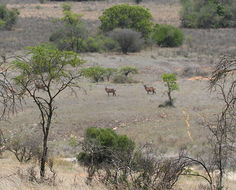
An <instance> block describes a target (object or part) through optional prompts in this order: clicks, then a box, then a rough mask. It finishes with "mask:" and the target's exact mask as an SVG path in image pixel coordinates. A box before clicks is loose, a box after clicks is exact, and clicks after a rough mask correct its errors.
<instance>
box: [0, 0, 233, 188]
mask: <svg viewBox="0 0 236 190" xmlns="http://www.w3.org/2000/svg"><path fill="white" fill-rule="evenodd" d="M1 2H2V1H1ZM5 2H7V3H9V4H8V6H9V7H15V8H18V9H19V11H20V13H21V14H20V18H19V20H18V23H17V25H16V26H15V27H14V29H13V31H1V32H0V52H7V55H8V56H10V55H12V54H20V53H21V50H23V48H24V47H25V46H33V45H37V44H39V43H41V42H46V41H48V38H49V36H50V34H51V32H52V31H55V29H56V28H57V27H58V25H57V24H55V23H53V22H52V21H53V19H54V18H60V17H61V16H62V9H61V3H56V2H48V3H45V4H39V3H38V2H37V1H36V0H24V1H19V0H8V1H5ZM144 2H145V3H142V5H143V6H145V7H147V8H149V9H150V10H151V12H152V14H153V17H154V20H155V21H156V22H158V23H168V24H174V25H176V26H179V25H180V19H179V15H178V13H179V10H180V5H179V4H178V3H177V1H176V0H173V1H171V0H169V1H164V0H158V1H148V2H146V1H144ZM119 3H121V1H119ZM71 4H72V5H73V11H75V12H76V13H80V14H82V15H83V19H85V20H86V22H87V23H88V25H89V26H90V28H91V30H93V29H94V28H95V27H96V26H98V24H99V22H98V17H99V16H100V15H101V13H102V11H103V10H104V9H105V8H107V7H111V6H112V5H114V4H117V3H116V2H115V1H104V2H77V3H75V2H73V3H71ZM184 32H185V34H186V36H187V37H186V40H185V43H184V45H183V46H182V47H179V48H158V47H153V48H148V49H146V50H144V51H142V52H140V53H133V54H129V55H120V54H118V53H109V54H107V53H106V54H97V53H91V54H83V55H82V57H83V58H84V59H85V60H86V62H87V64H86V65H101V66H106V67H113V68H119V67H122V66H127V65H130V66H135V67H137V68H138V70H139V74H138V75H136V76H134V79H135V80H137V81H138V83H134V84H111V83H98V84H94V83H89V81H87V80H85V79H84V80H83V81H82V82H81V87H82V88H83V89H84V90H78V91H77V96H75V95H71V94H69V93H68V92H65V93H64V94H63V95H61V96H60V97H59V101H58V108H59V109H58V110H57V117H56V119H55V120H54V121H53V122H54V125H53V130H52V133H51V134H50V145H51V147H50V148H51V150H50V151H51V153H50V154H51V155H53V156H55V155H56V156H62V157H67V156H74V155H73V153H72V152H71V149H70V147H69V145H68V139H69V138H70V135H76V136H77V137H78V140H80V139H81V138H82V137H83V131H84V129H85V128H87V127H91V126H97V127H110V128H113V129H114V130H117V131H118V132H119V133H122V134H127V135H128V136H129V137H131V138H132V139H134V140H135V141H136V142H137V143H140V144H142V143H143V142H148V143H151V144H153V145H155V147H157V148H158V150H159V151H160V152H161V153H165V154H167V155H173V154H175V151H176V150H178V149H180V148H181V147H192V148H193V149H194V150H195V151H196V152H198V151H199V150H198V147H199V144H201V143H202V142H203V141H204V140H203V139H205V137H206V136H207V134H206V132H205V129H204V128H203V127H202V124H201V122H202V119H203V118H204V117H212V116H213V114H214V113H217V111H218V110H219V108H220V105H219V104H218V102H219V100H218V98H217V97H218V96H217V94H215V93H212V94H210V92H209V90H208V85H209V84H208V80H202V79H206V78H203V77H206V76H207V75H208V74H209V73H210V71H211V69H212V64H213V63H215V62H216V61H217V60H218V59H219V56H220V55H223V54H235V52H236V29H218V30H214V29H211V30H196V29H184ZM163 72H174V73H176V74H177V76H178V82H179V85H180V90H179V91H177V92H175V93H174V97H175V98H176V108H171V109H166V108H158V105H159V104H161V103H163V102H164V101H165V100H166V97H165V96H164V94H163V93H164V92H165V87H164V86H163V83H162V82H161V74H162V73H163ZM196 76H200V77H196ZM192 77H196V78H192ZM189 79H190V80H189ZM198 79H199V80H198ZM143 84H147V85H148V86H153V87H155V88H156V94H155V95H147V94H146V92H145V89H144V88H143ZM106 86H108V87H111V88H115V89H116V90H117V91H116V94H117V96H116V97H113V96H110V97H108V96H107V95H106V93H105V90H104V88H105V87H106ZM25 101H26V102H27V107H26V108H25V109H24V110H23V111H21V112H19V113H18V114H17V115H14V116H13V117H12V118H11V120H10V121H2V122H1V127H2V128H3V129H5V130H7V131H11V130H12V129H13V128H14V127H18V126H24V127H29V126H30V125H31V124H32V125H35V124H37V120H38V113H37V111H35V108H34V106H33V104H32V102H30V101H29V100H28V99H26V100H25ZM29 116H30V117H29ZM4 156H5V157H4V158H3V159H0V181H1V183H0V190H14V189H25V190H26V189H34V190H36V189H45V190H47V189H58V190H62V189H65V190H69V189H85V190H86V189H88V190H90V189H96V190H100V189H101V190H102V189H105V188H104V187H102V186H101V185H99V184H97V182H95V183H94V184H93V186H91V187H90V186H87V185H86V184H85V182H84V181H85V172H84V171H83V169H82V168H81V167H79V166H76V165H73V164H70V163H67V162H60V161H56V163H57V164H56V167H55V168H56V171H57V174H58V182H57V184H58V185H57V186H55V187H51V186H42V185H38V184H33V185H32V184H28V183H27V182H25V181H24V180H22V179H21V178H20V177H19V175H18V174H17V172H16V171H18V170H25V169H26V168H27V167H29V165H19V164H18V163H17V162H16V161H15V160H12V157H11V156H9V155H4ZM5 176H7V177H5ZM232 178H233V177H231V178H230V180H229V181H228V182H227V184H228V186H229V189H235V187H236V184H235V179H232ZM195 182H196V179H195V178H183V180H181V182H180V184H179V187H178V188H180V189H183V190H185V189H186V190H187V189H191V190H194V188H196V187H197V185H196V183H195Z"/></svg>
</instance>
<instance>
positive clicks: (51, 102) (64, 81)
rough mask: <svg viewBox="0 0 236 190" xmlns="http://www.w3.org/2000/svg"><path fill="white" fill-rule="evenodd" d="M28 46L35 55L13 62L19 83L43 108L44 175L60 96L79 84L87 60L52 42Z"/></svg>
mask: <svg viewBox="0 0 236 190" xmlns="http://www.w3.org/2000/svg"><path fill="white" fill-rule="evenodd" d="M28 50H29V52H28V56H30V57H31V58H26V57H18V58H17V60H16V61H14V62H13V65H14V66H15V68H16V69H17V71H18V73H19V74H18V75H17V76H16V77H15V81H16V83H17V84H18V85H19V86H20V87H21V88H22V89H24V90H25V91H26V92H27V93H28V94H29V96H30V98H31V99H32V100H33V101H34V103H35V104H36V106H37V108H38V111H39V112H40V119H41V120H40V127H41V129H42V132H43V139H42V155H41V158H40V159H41V160H40V176H41V178H42V179H43V178H44V177H45V164H46V161H47V154H48V136H49V132H50V129H51V125H52V119H53V116H54V113H55V110H56V105H55V103H56V99H57V97H58V95H59V94H61V92H63V91H65V90H66V89H71V90H73V87H76V86H78V85H77V83H76V81H77V79H78V78H79V77H80V74H79V72H78V68H79V66H80V65H81V64H82V63H83V60H81V59H80V57H79V55H78V54H77V53H75V52H71V51H60V50H58V49H55V48H52V47H50V46H48V45H40V46H36V47H31V48H29V49H28Z"/></svg>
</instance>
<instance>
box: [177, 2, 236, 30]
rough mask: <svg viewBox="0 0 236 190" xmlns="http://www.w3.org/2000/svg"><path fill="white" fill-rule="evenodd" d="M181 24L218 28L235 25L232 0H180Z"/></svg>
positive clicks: (235, 4)
mask: <svg viewBox="0 0 236 190" xmlns="http://www.w3.org/2000/svg"><path fill="white" fill-rule="evenodd" d="M181 4H182V11H181V20H182V26H184V27H188V28H220V27H223V28H225V27H235V26H236V20H235V18H236V12H235V8H236V3H235V1H234V0H225V1H220V0H181Z"/></svg>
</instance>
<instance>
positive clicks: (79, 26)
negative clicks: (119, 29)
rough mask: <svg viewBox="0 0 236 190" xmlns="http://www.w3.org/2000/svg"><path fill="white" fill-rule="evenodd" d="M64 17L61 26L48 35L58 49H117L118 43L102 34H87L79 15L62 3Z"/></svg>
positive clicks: (93, 50)
mask: <svg viewBox="0 0 236 190" xmlns="http://www.w3.org/2000/svg"><path fill="white" fill-rule="evenodd" d="M63 10H64V17H63V18H62V19H60V23H61V24H62V26H61V28H60V29H59V30H58V31H56V32H54V33H53V34H52V35H51V36H50V39H49V40H50V41H51V42H53V44H55V45H56V47H57V48H58V49H60V50H72V51H75V52H104V51H113V50H118V48H119V44H118V43H117V42H116V41H114V40H112V39H111V38H110V37H106V36H104V35H96V36H89V35H88V30H87V28H86V26H85V23H84V22H83V21H82V20H81V16H80V15H78V14H75V13H73V12H71V11H70V5H69V4H63Z"/></svg>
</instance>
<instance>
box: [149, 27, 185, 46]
mask: <svg viewBox="0 0 236 190" xmlns="http://www.w3.org/2000/svg"><path fill="white" fill-rule="evenodd" d="M152 39H153V41H154V42H155V43H156V44H158V45H159V46H162V47H177V46H181V45H182V44H183V41H184V34H183V32H182V31H181V30H180V29H179V28H176V27H174V26H171V25H166V24H157V25H156V26H155V27H154V29H153V34H152Z"/></svg>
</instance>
